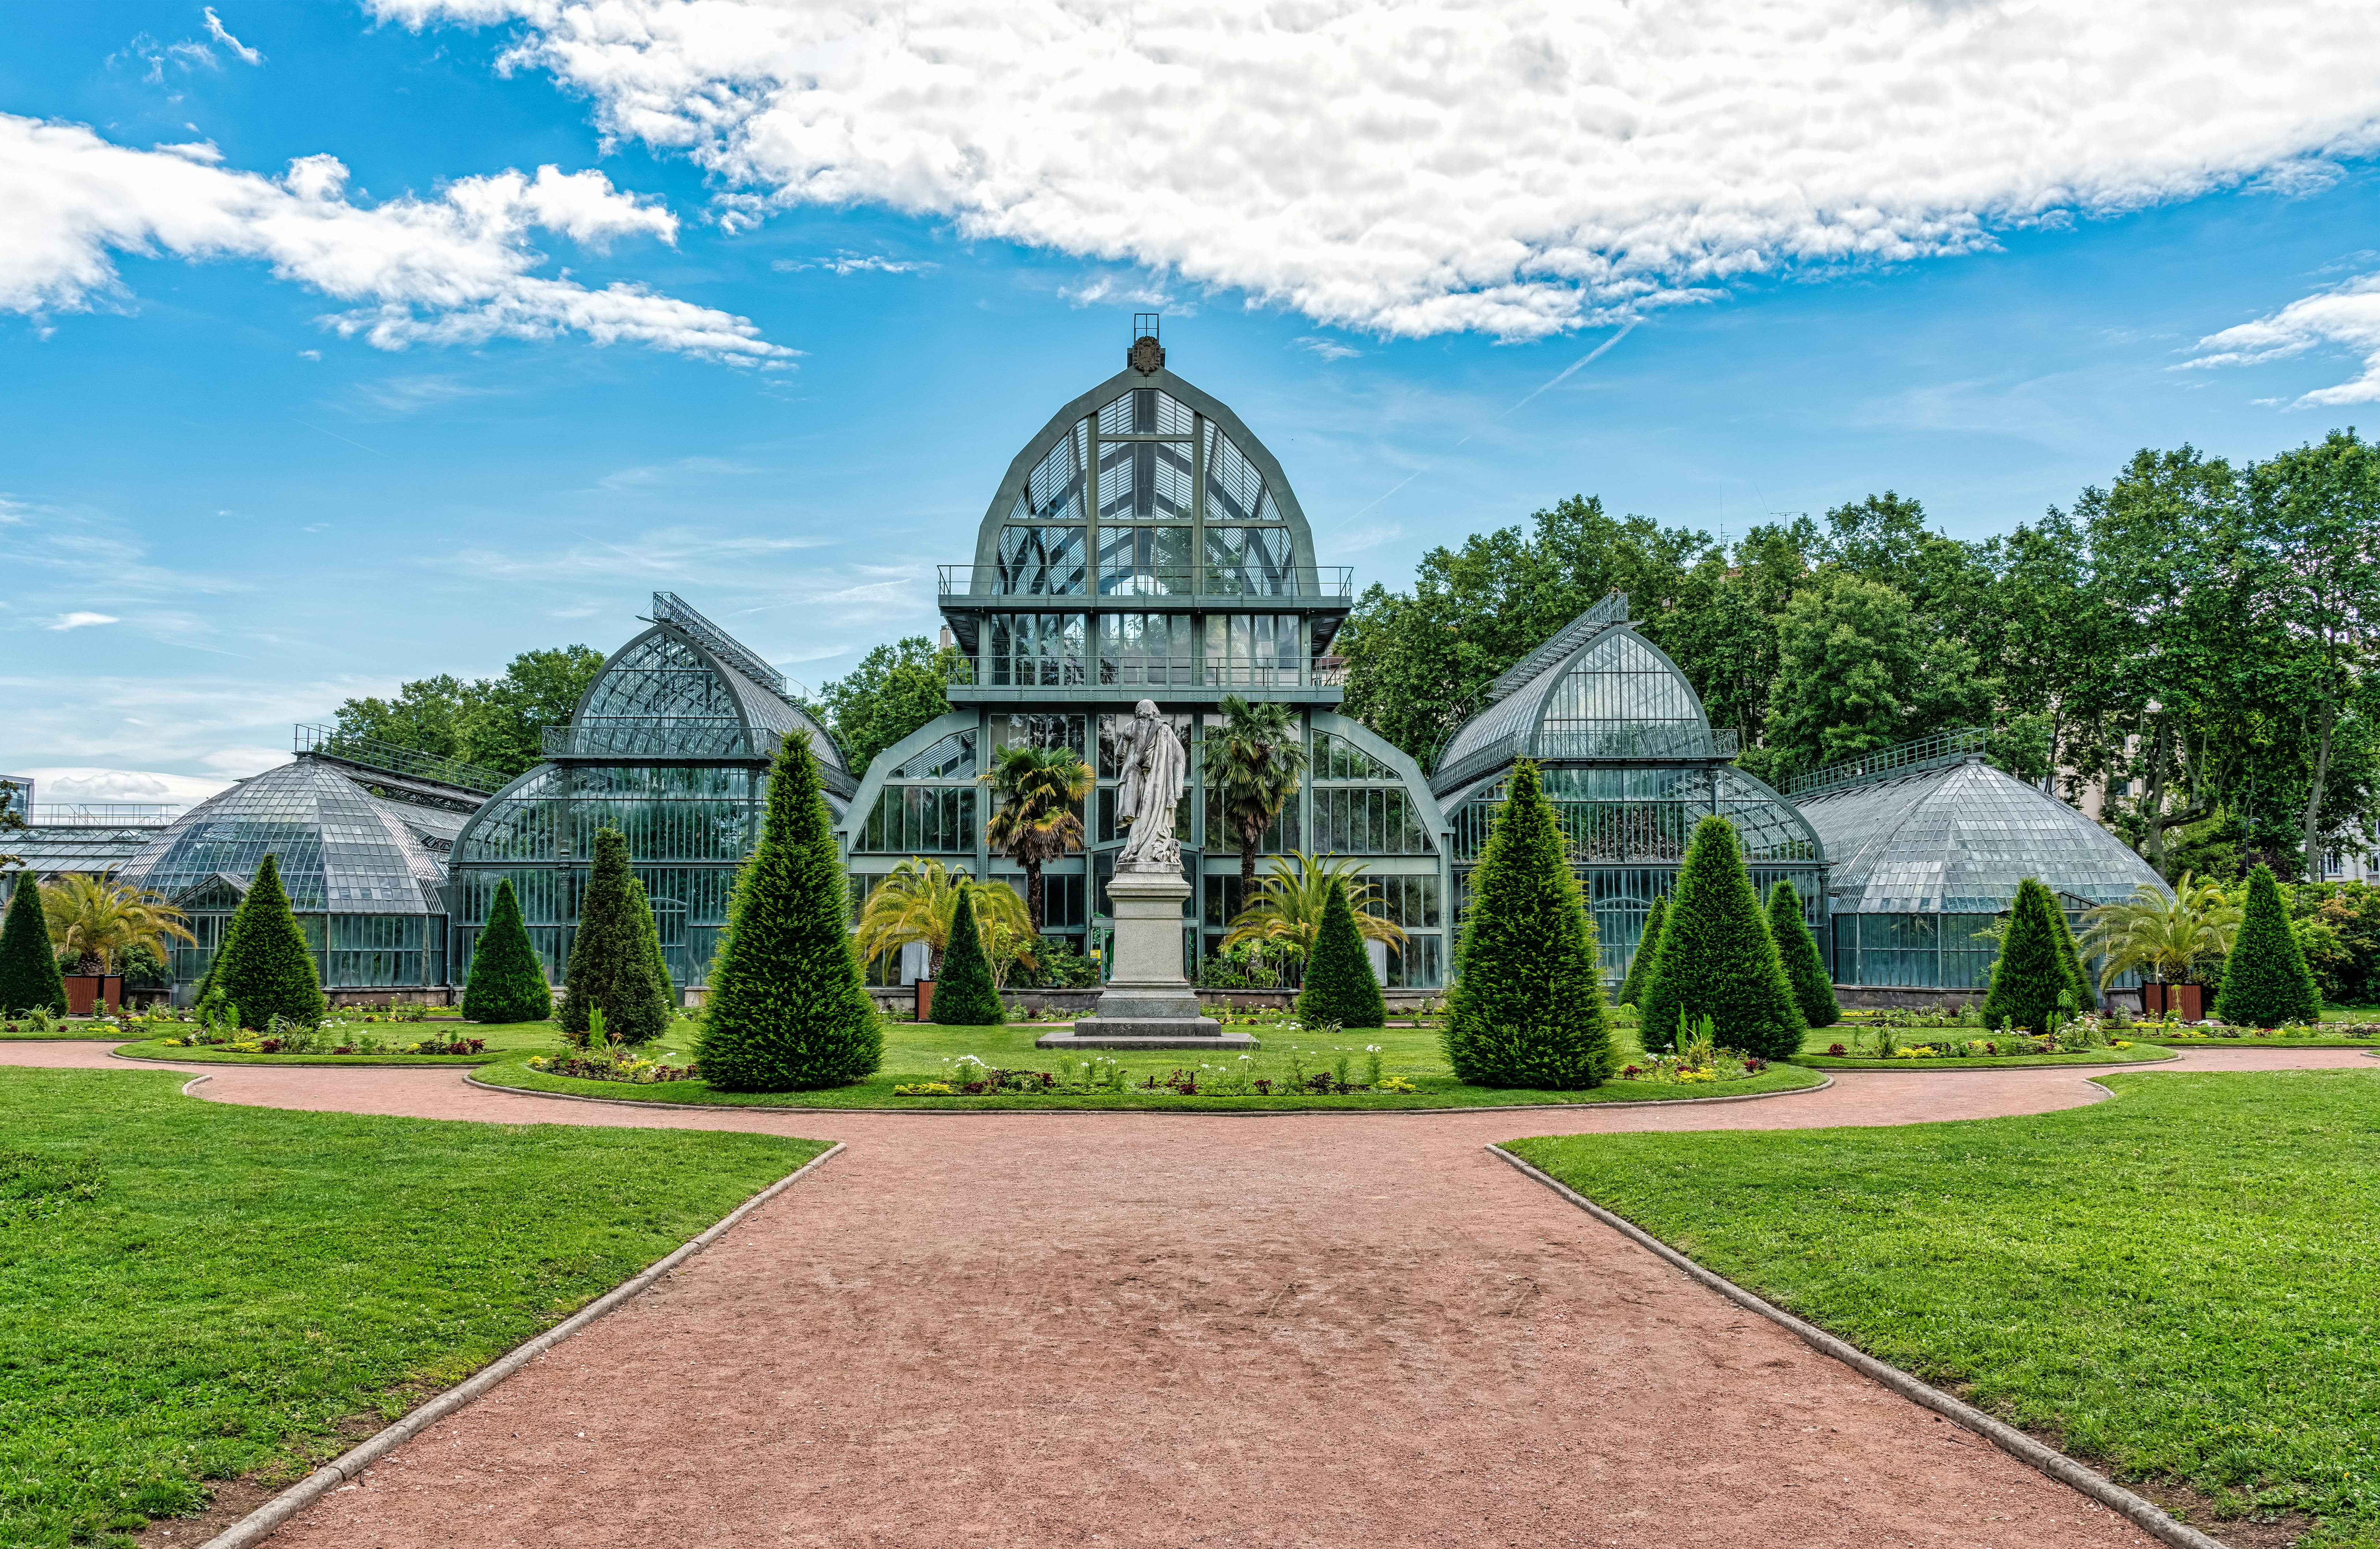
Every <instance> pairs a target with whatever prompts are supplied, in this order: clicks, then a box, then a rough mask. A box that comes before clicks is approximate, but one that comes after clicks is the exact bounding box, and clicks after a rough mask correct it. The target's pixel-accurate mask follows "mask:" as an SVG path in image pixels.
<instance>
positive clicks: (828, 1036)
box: [701, 735, 884, 1092]
mask: <svg viewBox="0 0 2380 1549" xmlns="http://www.w3.org/2000/svg"><path fill="white" fill-rule="evenodd" d="M849 888H850V884H848V883H847V882H846V881H844V872H843V856H842V854H841V852H840V851H838V850H837V849H836V848H835V842H834V820H833V819H832V816H830V815H829V813H828V812H827V808H826V798H825V797H824V796H823V795H821V794H820V790H819V774H818V761H817V759H816V758H815V757H814V756H813V755H812V754H811V752H810V749H809V743H808V741H807V739H805V738H802V737H800V736H798V735H796V736H793V737H788V738H785V740H784V745H783V747H782V748H780V749H779V750H778V753H777V761H776V764H775V766H774V768H773V769H772V770H771V772H770V775H769V809H768V812H767V814H766V815H765V816H764V817H763V818H762V820H761V823H760V843H759V846H758V848H755V849H754V850H753V851H752V858H751V859H750V860H747V861H746V862H745V863H744V870H743V872H741V873H740V874H739V875H738V876H737V877H736V879H735V896H734V897H733V898H731V899H730V900H729V902H728V906H727V932H726V934H725V935H724V936H723V937H722V939H721V941H720V944H719V955H718V957H716V958H714V959H713V960H712V963H711V970H710V1000H709V1003H708V1009H707V1010H706V1012H705V1017H706V1020H705V1021H704V1024H703V1031H702V1054H701V1067H702V1075H703V1079H705V1080H707V1081H709V1082H710V1084H711V1085H712V1086H713V1087H716V1088H717V1089H719V1090H720V1091H722V1092H805V1091H812V1090H815V1089H817V1088H820V1087H832V1086H842V1085H844V1083H846V1082H849V1081H856V1080H859V1079H862V1078H864V1077H867V1076H869V1075H872V1074H874V1073H875V1070H876V1067H877V1066H878V1065H880V1064H881V1063H882V1062H883V1058H884V1028H883V1024H882V1023H881V1022H880V1021H879V1020H878V1019H877V1016H876V1007H875V1006H873V1005H871V1004H870V1003H869V1001H868V991H867V989H866V988H865V987H864V986H863V985H862V984H861V983H860V979H859V957H858V954H857V953H856V952H855V951H853V949H852V945H851V919H850V915H851V896H850V891H849Z"/></svg>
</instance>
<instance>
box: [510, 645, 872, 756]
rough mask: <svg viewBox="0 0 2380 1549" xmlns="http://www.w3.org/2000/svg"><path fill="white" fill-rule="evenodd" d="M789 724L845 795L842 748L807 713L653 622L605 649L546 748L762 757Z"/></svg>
mask: <svg viewBox="0 0 2380 1549" xmlns="http://www.w3.org/2000/svg"><path fill="white" fill-rule="evenodd" d="M791 731H799V732H801V733H802V735H803V736H804V737H805V738H807V740H808V742H809V745H810V750H811V751H813V752H815V753H816V754H817V755H818V757H819V762H820V763H821V764H822V765H824V766H825V770H826V772H827V778H828V781H829V782H830V784H834V783H837V782H838V780H839V781H840V784H841V786H842V787H844V789H845V791H846V793H847V787H848V785H849V779H850V777H849V775H847V774H846V773H845V772H844V764H843V752H842V750H840V749H838V748H837V747H836V746H835V745H834V739H833V738H831V737H829V736H827V735H826V733H825V731H824V730H822V729H821V728H820V726H819V725H818V724H817V723H816V722H814V721H812V720H811V719H810V718H809V717H808V716H807V715H805V714H802V713H801V712H800V711H798V710H796V709H795V708H794V707H793V706H792V705H791V704H788V703H787V702H785V701H784V700H783V699H782V698H781V697H779V696H778V695H777V694H776V693H775V692H774V691H773V690H771V689H768V688H766V687H764V686H763V685H761V684H759V683H756V682H754V681H753V680H752V679H751V678H749V677H746V676H745V675H744V674H743V673H741V672H738V671H737V670H736V669H735V667H733V666H730V665H728V664H727V663H726V662H724V661H722V660H721V659H720V658H719V657H718V656H716V655H714V654H712V653H710V651H708V650H706V649H705V648H704V647H703V646H702V645H700V644H699V643H698V642H697V641H696V640H694V639H693V638H692V637H690V636H688V635H686V634H685V633H683V632H681V631H680V630H678V629H677V628H674V626H671V625H668V624H656V625H654V626H653V627H652V628H650V629H648V630H646V631H645V632H644V633H643V634H641V635H638V636H637V638H636V639H635V640H630V641H629V642H628V643H627V644H625V645H624V646H622V647H621V648H620V649H619V650H618V651H616V652H614V653H613V654H612V659H611V660H610V661H608V662H606V663H604V664H603V670H602V671H601V673H599V674H597V675H596V678H595V681H594V682H593V683H591V684H589V686H588V689H587V692H586V694H585V696H584V697H582V698H581V699H580V700H579V701H578V711H577V714H575V715H573V716H572V717H571V719H570V726H569V728H568V731H567V733H566V735H565V737H564V738H562V739H561V745H560V746H549V749H548V750H549V751H550V752H554V753H568V754H572V755H576V756H577V757H581V758H585V757H603V756H607V755H608V756H611V757H616V758H694V759H715V758H730V759H745V758H749V759H767V758H771V757H773V756H774V755H775V753H776V749H777V743H778V742H779V741H780V740H781V739H782V738H783V737H784V735H785V734H786V733H787V732H791Z"/></svg>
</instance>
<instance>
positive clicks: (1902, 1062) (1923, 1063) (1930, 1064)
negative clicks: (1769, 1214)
mask: <svg viewBox="0 0 2380 1549" xmlns="http://www.w3.org/2000/svg"><path fill="white" fill-rule="evenodd" d="M2182 1054H2183V1051H2182V1050H2180V1049H2174V1050H2171V1051H2169V1052H2168V1053H2167V1054H2165V1055H2162V1056H2160V1057H2159V1058H2156V1059H2119V1060H2111V1061H2108V1062H2107V1063H2105V1064H2092V1063H2089V1062H2085V1063H2083V1064H2082V1065H1944V1064H1941V1063H1939V1062H1937V1061H1935V1060H1930V1059H1896V1060H1893V1061H1892V1062H1890V1063H1889V1064H1887V1063H1886V1062H1884V1061H1882V1060H1877V1061H1875V1062H1874V1063H1872V1064H1868V1065H1802V1060H1799V1059H1797V1060H1791V1061H1789V1062H1788V1063H1789V1064H1792V1065H1801V1066H1802V1068H1803V1069H1804V1070H1848V1071H1851V1072H1852V1073H1853V1074H1854V1075H1856V1074H1858V1073H1860V1072H1862V1071H1868V1070H1930V1071H1932V1072H1933V1073H1934V1074H1935V1075H1937V1076H1972V1075H1975V1074H1977V1073H1979V1072H1980V1073H1982V1074H1985V1075H1989V1074H1990V1073H1991V1072H1993V1071H1996V1070H2131V1069H2134V1068H2137V1067H2141V1066H2144V1065H2170V1064H2172V1063H2173V1062H2174V1061H2175V1060H2178V1059H2180V1058H2181V1056H2182ZM1812 1057H1815V1058H1818V1059H1831V1058H1833V1057H1834V1056H1833V1055H1815V1056H1812V1055H1803V1059H1808V1058H1812Z"/></svg>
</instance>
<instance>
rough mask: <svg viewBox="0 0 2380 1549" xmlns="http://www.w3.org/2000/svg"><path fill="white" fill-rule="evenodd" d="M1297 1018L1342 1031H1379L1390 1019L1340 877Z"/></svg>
mask: <svg viewBox="0 0 2380 1549" xmlns="http://www.w3.org/2000/svg"><path fill="white" fill-rule="evenodd" d="M1297 1019H1298V1020H1299V1021H1301V1022H1304V1023H1305V1025H1306V1026H1307V1027H1310V1028H1313V1027H1321V1026H1323V1025H1324V1024H1325V1023H1334V1022H1335V1023H1336V1024H1338V1025H1339V1026H1341V1027H1342V1028H1376V1027H1379V1026H1382V1025H1383V1024H1385V1023H1386V1022H1387V1021H1388V1019H1389V1006H1388V1003H1387V1002H1386V1001H1384V1000H1382V999H1381V998H1380V982H1379V981H1378V979H1376V978H1374V977H1373V975H1372V957H1371V954H1370V953H1368V952H1366V951H1365V950H1364V938H1363V935H1362V933H1359V932H1358V931H1357V930H1356V929H1355V911H1354V909H1352V908H1351V907H1349V905H1348V903H1347V884H1346V883H1345V882H1344V881H1343V880H1342V879H1340V878H1337V877H1333V878H1332V879H1331V881H1330V896H1329V897H1328V898H1326V899H1324V900H1323V903H1322V923H1321V924H1320V925H1319V926H1318V927H1317V928H1316V930H1315V933H1314V956H1313V957H1310V958H1309V959H1307V961H1306V965H1305V988H1304V989H1302V990H1300V991H1298V993H1297Z"/></svg>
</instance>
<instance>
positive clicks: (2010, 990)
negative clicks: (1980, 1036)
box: [1984, 877, 2085, 1032]
mask: <svg viewBox="0 0 2380 1549" xmlns="http://www.w3.org/2000/svg"><path fill="white" fill-rule="evenodd" d="M2068 939H2070V938H2069V937H2068V936H2067V935H2066V933H2065V932H2064V930H2063V929H2062V925H2061V921H2060V919H2059V916H2058V899H2057V897H2056V896H2054V895H2053V894H2052V893H2051V892H2050V891H2049V889H2048V887H2047V886H2046V884H2043V882H2042V881H2041V879H2040V878H2039V877H2026V878H2025V879H2024V880H2023V881H2022V882H2020V883H2018V884H2016V903H2015V905H2014V906H2013V908H2012V909H2010V913H2009V922H2008V930H2007V931H2006V932H2005V933H2003V934H2002V935H2001V937H2000V955H1999V957H1998V959H1996V960H1995V961H1994V962H1993V964H1992V987H1991V990H1990V992H1989V993H1988V994H1985V996H1984V1024H1985V1026H1986V1027H1995V1028H2000V1027H2017V1028H2023V1029H2025V1030H2026V1031H2031V1032H2043V1031H2047V1030H2048V1028H2049V1024H2050V1018H2051V1017H2052V1016H2053V1015H2055V1014H2056V1013H2057V1012H2058V1009H2059V1007H2058V996H2059V995H2061V994H2062V995H2064V996H2066V997H2067V999H2068V1000H2069V1001H2070V1002H2072V1003H2073V1004H2072V1007H2071V1008H2072V1009H2074V1010H2078V1011H2079V1010H2082V1009H2083V1008H2084V1006H2085V1003H2083V1002H2081V1001H2076V1000H2075V999H2074V974H2073V970H2072V965H2071V959H2072V953H2071V951H2070V949H2069V948H2068V946H2067V945H2066V943H2067V941H2068Z"/></svg>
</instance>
